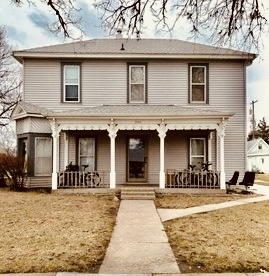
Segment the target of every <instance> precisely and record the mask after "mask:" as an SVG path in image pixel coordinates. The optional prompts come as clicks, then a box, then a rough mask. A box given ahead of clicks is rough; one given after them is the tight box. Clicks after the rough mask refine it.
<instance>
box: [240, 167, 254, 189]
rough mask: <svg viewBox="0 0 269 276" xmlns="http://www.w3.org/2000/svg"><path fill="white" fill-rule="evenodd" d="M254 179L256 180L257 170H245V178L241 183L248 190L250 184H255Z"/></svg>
mask: <svg viewBox="0 0 269 276" xmlns="http://www.w3.org/2000/svg"><path fill="white" fill-rule="evenodd" d="M254 180H255V172H250V171H247V172H245V175H244V178H243V180H242V181H241V182H239V185H243V186H245V187H246V190H248V188H249V187H250V186H253V184H254Z"/></svg>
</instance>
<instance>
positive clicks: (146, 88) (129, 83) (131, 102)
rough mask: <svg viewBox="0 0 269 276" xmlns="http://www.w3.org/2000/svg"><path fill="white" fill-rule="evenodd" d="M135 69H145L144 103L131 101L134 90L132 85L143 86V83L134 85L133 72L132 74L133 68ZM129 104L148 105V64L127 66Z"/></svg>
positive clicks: (130, 64) (129, 64)
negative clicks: (132, 80)
mask: <svg viewBox="0 0 269 276" xmlns="http://www.w3.org/2000/svg"><path fill="white" fill-rule="evenodd" d="M133 67H143V72H144V82H143V85H144V100H143V101H132V100H131V98H132V97H131V93H132V89H131V86H132V84H142V83H132V82H131V72H132V68H133ZM127 71H128V74H127V87H128V89H127V103H130V104H146V103H148V99H147V98H148V91H147V90H148V83H147V82H148V68H147V63H140V62H139V63H128V64H127Z"/></svg>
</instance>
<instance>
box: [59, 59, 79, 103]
mask: <svg viewBox="0 0 269 276" xmlns="http://www.w3.org/2000/svg"><path fill="white" fill-rule="evenodd" d="M63 101H64V102H80V65H78V64H65V65H63Z"/></svg>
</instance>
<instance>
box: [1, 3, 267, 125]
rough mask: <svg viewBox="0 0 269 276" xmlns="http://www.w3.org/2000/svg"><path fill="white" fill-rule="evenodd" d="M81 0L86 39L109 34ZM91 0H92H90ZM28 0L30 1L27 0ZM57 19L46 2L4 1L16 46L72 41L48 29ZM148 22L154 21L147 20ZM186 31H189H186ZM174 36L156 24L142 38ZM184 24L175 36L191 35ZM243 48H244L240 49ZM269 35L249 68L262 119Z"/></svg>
mask: <svg viewBox="0 0 269 276" xmlns="http://www.w3.org/2000/svg"><path fill="white" fill-rule="evenodd" d="M83 1H85V0H77V2H80V5H81V6H80V7H81V11H80V17H81V18H82V21H81V26H82V28H83V30H84V31H85V34H86V36H85V39H91V38H103V37H107V35H106V33H105V32H104V31H103V30H102V29H101V28H100V27H99V26H100V20H99V18H98V16H97V13H96V11H95V10H94V8H93V6H90V5H88V4H85V3H84V2H83ZM88 1H89V0H88ZM25 2H27V1H25ZM53 21H54V15H53V14H52V13H51V12H50V10H49V9H48V8H47V7H46V5H39V6H33V5H31V6H30V7H29V5H28V4H27V3H26V4H24V5H22V6H21V7H16V6H14V5H10V1H8V0H1V2H0V25H2V26H5V27H6V30H7V41H8V43H9V44H10V45H12V46H13V48H14V49H16V50H22V49H27V48H33V47H38V46H45V45H51V44H57V43H64V42H70V40H69V41H68V40H66V39H64V38H63V36H62V35H58V36H57V35H55V34H54V33H51V32H50V31H49V29H48V22H50V23H52V22H53ZM147 25H148V26H149V25H150V24H147ZM184 34H185V35H184ZM143 37H144V38H153V37H155V38H156V37H160V38H164V37H166V38H170V35H169V34H163V33H162V34H160V33H159V34H158V33H155V32H154V31H153V28H152V29H151V28H148V29H147V30H146V31H145V33H143V34H142V38H143ZM187 37H188V36H187V34H186V31H184V28H183V27H181V28H180V27H178V28H177V31H175V32H174V33H173V37H172V38H173V39H182V40H186V39H187ZM239 50H240V49H239ZM268 71H269V38H268V39H267V40H266V41H265V47H264V49H263V50H262V51H261V53H260V56H259V57H258V58H256V60H255V61H254V62H253V64H252V65H251V66H249V67H248V68H247V106H248V107H249V106H250V102H251V101H252V100H254V101H256V100H257V103H256V104H255V115H256V121H257V122H258V121H259V120H261V119H262V118H263V117H265V119H266V121H267V123H269V99H268V94H269V73H268Z"/></svg>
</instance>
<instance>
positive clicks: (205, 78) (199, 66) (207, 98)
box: [189, 63, 209, 104]
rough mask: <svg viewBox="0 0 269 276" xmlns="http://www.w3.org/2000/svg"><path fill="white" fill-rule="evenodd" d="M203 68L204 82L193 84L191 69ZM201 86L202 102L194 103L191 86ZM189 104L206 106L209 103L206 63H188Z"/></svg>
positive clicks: (207, 68)
mask: <svg viewBox="0 0 269 276" xmlns="http://www.w3.org/2000/svg"><path fill="white" fill-rule="evenodd" d="M201 67H202V68H204V82H203V83H193V82H192V68H201ZM194 85H197V86H198V85H203V86H204V100H203V101H194V100H192V98H193V95H192V92H193V86H194ZM189 103H192V104H208V103H209V66H208V63H189Z"/></svg>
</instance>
